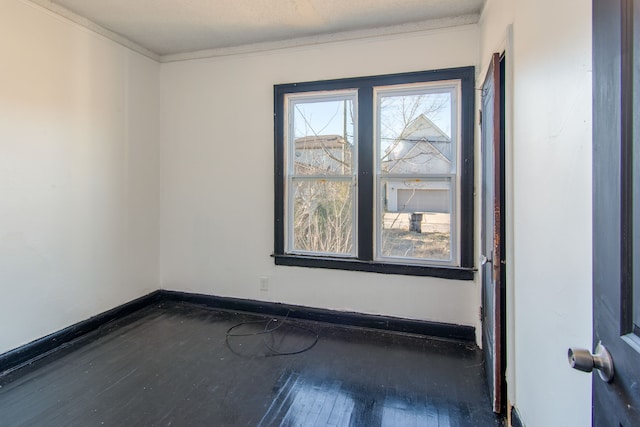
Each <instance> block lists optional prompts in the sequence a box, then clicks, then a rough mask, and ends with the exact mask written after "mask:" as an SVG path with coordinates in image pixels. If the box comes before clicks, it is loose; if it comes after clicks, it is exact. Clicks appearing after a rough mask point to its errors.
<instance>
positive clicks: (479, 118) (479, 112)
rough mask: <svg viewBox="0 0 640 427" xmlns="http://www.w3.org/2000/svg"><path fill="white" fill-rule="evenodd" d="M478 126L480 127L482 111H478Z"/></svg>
mask: <svg viewBox="0 0 640 427" xmlns="http://www.w3.org/2000/svg"><path fill="white" fill-rule="evenodd" d="M478 126H482V110H478Z"/></svg>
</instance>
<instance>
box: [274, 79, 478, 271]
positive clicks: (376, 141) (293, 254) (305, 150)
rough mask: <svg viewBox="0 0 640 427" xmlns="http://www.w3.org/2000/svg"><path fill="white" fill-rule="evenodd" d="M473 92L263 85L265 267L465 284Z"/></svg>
mask: <svg viewBox="0 0 640 427" xmlns="http://www.w3.org/2000/svg"><path fill="white" fill-rule="evenodd" d="M473 82H474V69H473V67H465V68H455V69H448V70H437V71H425V72H418V73H406V74H394V75H386V76H375V77H363V78H352V79H343V80H331V81H319V82H308V83H296V84H284V85H277V86H275V88H274V89H275V251H274V257H275V260H276V264H281V265H295V266H307V267H319V268H338V269H346V270H359V271H373V272H381V273H392V274H410V275H423V276H437V277H446V278H456V279H464V280H471V279H473V185H474V172H473V108H474V102H475V101H474V96H475V95H474V88H473Z"/></svg>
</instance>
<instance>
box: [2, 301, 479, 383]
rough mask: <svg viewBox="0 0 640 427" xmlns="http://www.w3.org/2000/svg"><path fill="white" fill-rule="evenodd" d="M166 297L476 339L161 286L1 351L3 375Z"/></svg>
mask: <svg viewBox="0 0 640 427" xmlns="http://www.w3.org/2000/svg"><path fill="white" fill-rule="evenodd" d="M163 301H174V302H186V303H191V304H197V305H202V306H205V307H209V308H218V309H224V310H234V311H241V312H245V313H255V314H265V315H268V316H283V317H284V316H289V317H290V318H295V319H303V320H312V321H317V322H325V323H333V324H340V325H346V326H356V327H362V328H370V329H380V330H385V331H392V332H401V333H407V334H416V335H424V336H429V337H434V338H441V339H448V340H456V341H463V342H468V343H475V328H474V327H473V326H465V325H456V324H450V323H438V322H428V321H421V320H411V319H402V318H399V317H390V316H378V315H373V314H362V313H355V312H343V311H336V310H327V309H321V308H313V307H304V306H299V305H290V304H281V303H273V302H265V301H257V300H248V299H239V298H227V297H220V296H215V295H203V294H193V293H186V292H178V291H168V290H158V291H154V292H152V293H150V294H148V295H145V296H143V297H140V298H137V299H135V300H133V301H129V302H127V303H125V304H122V305H120V306H118V307H115V308H113V309H111V310H108V311H105V312H103V313H100V314H98V315H96V316H93V317H91V318H89V319H87V320H83V321H81V322H78V323H76V324H73V325H71V326H69V327H67V328H64V329H61V330H59V331H57V332H54V333H52V334H49V335H47V336H45V337H42V338H39V339H37V340H35V341H32V342H30V343H28V344H25V345H23V346H20V347H18V348H15V349H13V350H9V351H8V352H6V353H2V354H0V376H2V375H4V374H6V373H8V372H10V371H13V370H15V369H17V368H19V367H21V366H23V365H26V364H28V363H31V362H33V361H35V360H37V359H39V358H41V357H43V356H44V355H46V354H48V353H50V352H51V351H54V350H55V349H57V348H58V347H60V346H61V345H63V344H66V343H68V342H70V341H72V340H74V339H76V338H79V337H81V336H82V335H85V334H87V333H89V332H92V331H94V330H96V329H98V328H99V327H101V326H103V325H105V324H107V323H109V322H112V321H114V320H118V319H120V318H122V317H124V316H127V315H129V314H131V313H133V312H135V311H138V310H140V309H142V308H145V307H147V306H149V305H151V304H156V303H160V302H163Z"/></svg>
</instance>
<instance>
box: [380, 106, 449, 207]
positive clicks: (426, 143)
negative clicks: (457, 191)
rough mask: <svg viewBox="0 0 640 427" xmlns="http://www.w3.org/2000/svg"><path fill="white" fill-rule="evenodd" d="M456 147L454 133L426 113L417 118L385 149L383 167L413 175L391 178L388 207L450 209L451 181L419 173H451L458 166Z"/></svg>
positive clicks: (401, 173)
mask: <svg viewBox="0 0 640 427" xmlns="http://www.w3.org/2000/svg"><path fill="white" fill-rule="evenodd" d="M452 151H453V150H452V144H451V139H450V137H449V136H448V135H447V134H445V133H444V132H443V131H442V130H441V129H440V128H439V127H438V126H437V125H436V124H435V123H433V122H432V121H431V120H429V119H428V118H427V117H426V116H425V115H424V114H421V115H420V116H418V117H417V118H416V119H415V120H413V121H412V122H411V123H410V124H409V125H408V126H407V128H406V129H405V130H404V131H403V132H402V134H401V135H400V137H399V138H398V139H397V140H395V141H394V142H393V143H392V144H391V145H390V146H389V147H388V148H387V149H386V150H385V155H384V158H383V162H382V169H383V171H386V172H387V173H389V174H393V175H409V176H411V178H409V177H408V178H407V179H399V180H393V181H388V182H387V187H386V197H387V211H388V212H406V213H422V212H438V213H449V212H450V210H451V206H450V189H449V183H448V182H447V181H443V180H430V181H425V180H424V179H416V177H415V176H416V175H425V174H448V173H450V172H451V169H452V168H453V167H455V162H453V161H452V160H453V156H454V154H455V153H453V152H452Z"/></svg>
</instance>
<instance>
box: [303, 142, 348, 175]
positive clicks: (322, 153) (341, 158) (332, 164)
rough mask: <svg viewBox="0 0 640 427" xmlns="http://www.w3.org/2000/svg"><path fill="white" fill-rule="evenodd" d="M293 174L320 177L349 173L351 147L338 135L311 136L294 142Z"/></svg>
mask: <svg viewBox="0 0 640 427" xmlns="http://www.w3.org/2000/svg"><path fill="white" fill-rule="evenodd" d="M295 147H296V151H295V159H294V162H295V173H296V174H297V175H322V174H327V173H328V174H336V175H340V174H344V173H347V174H348V173H350V169H351V145H350V144H349V143H348V142H345V139H344V138H343V137H342V136H340V135H312V136H303V137H300V138H296V140H295Z"/></svg>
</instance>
